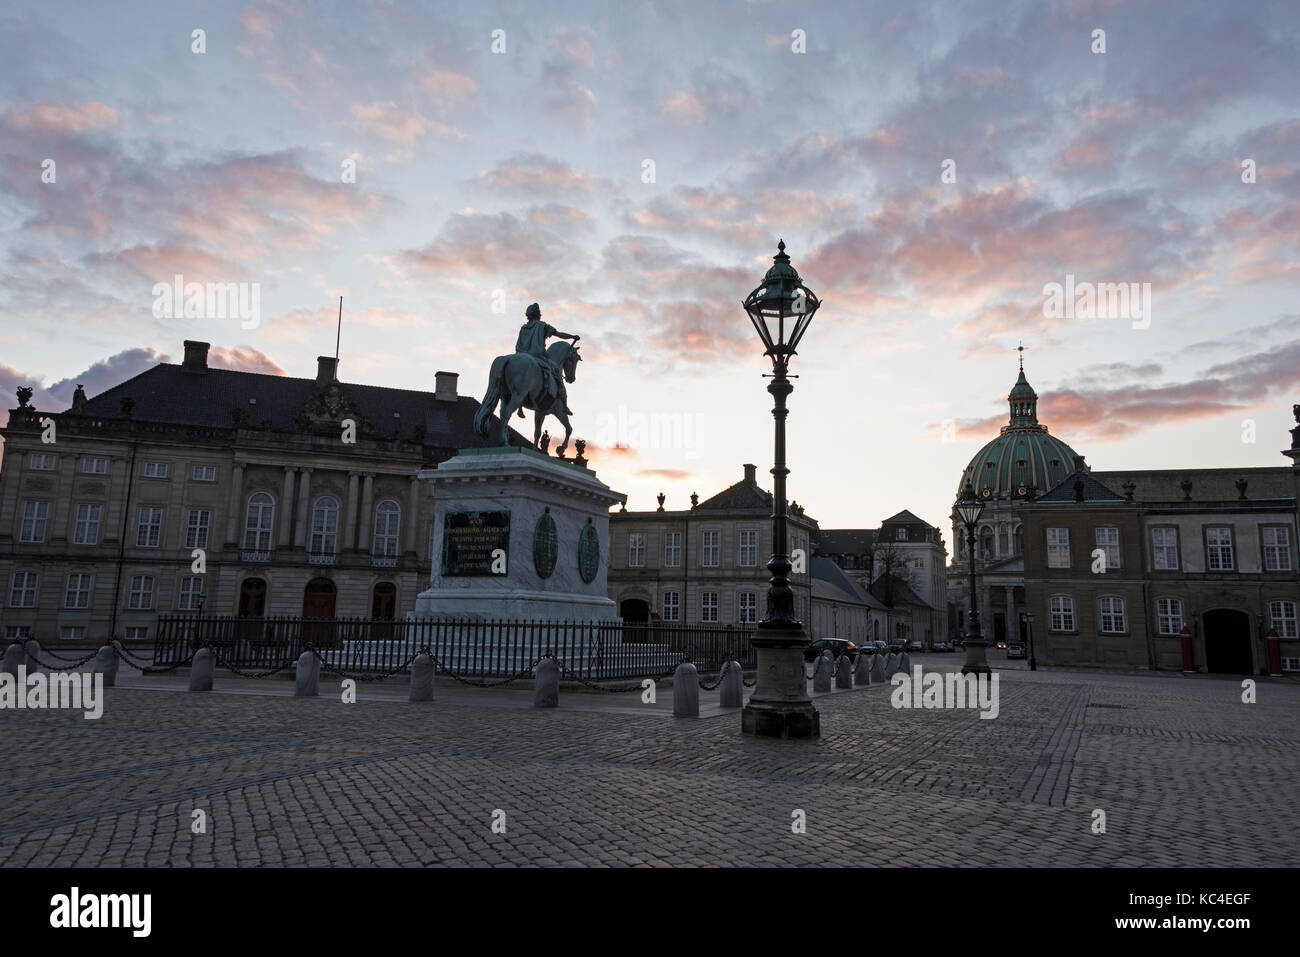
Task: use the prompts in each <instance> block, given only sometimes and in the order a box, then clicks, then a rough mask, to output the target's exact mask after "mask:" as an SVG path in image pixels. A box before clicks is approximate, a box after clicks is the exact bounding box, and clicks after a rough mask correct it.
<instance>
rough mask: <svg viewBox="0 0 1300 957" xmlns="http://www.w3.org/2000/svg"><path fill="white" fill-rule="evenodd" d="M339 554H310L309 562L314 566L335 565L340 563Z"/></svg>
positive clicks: (308, 555) (308, 556)
mask: <svg viewBox="0 0 1300 957" xmlns="http://www.w3.org/2000/svg"><path fill="white" fill-rule="evenodd" d="M338 560H339V556H338V553H337V552H308V553H307V561H308V562H309V563H310V564H312V565H334V564H336V563H337V562H338Z"/></svg>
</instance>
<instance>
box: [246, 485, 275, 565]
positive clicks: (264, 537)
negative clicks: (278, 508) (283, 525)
mask: <svg viewBox="0 0 1300 957" xmlns="http://www.w3.org/2000/svg"><path fill="white" fill-rule="evenodd" d="M274 519H275V499H273V498H271V496H270V495H268V494H267V493H266V492H254V493H253V494H252V495H250V496H249V497H248V511H247V512H246V513H245V515H244V551H246V552H269V551H270V550H271V523H272V521H274Z"/></svg>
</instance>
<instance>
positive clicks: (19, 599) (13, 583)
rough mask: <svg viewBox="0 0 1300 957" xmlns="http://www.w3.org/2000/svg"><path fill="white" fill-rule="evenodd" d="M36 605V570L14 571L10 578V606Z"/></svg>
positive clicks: (28, 606)
mask: <svg viewBox="0 0 1300 957" xmlns="http://www.w3.org/2000/svg"><path fill="white" fill-rule="evenodd" d="M35 606H36V572H14V573H13V575H12V577H10V579H9V607H10V608H34V607H35Z"/></svg>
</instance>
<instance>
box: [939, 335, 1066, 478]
mask: <svg viewBox="0 0 1300 957" xmlns="http://www.w3.org/2000/svg"><path fill="white" fill-rule="evenodd" d="M1007 402H1008V404H1009V405H1010V409H1011V417H1010V421H1009V423H1008V424H1007V425H1004V426H1003V427H1002V431H1001V433H1000V434H999V435H998V437H997V438H995V439H994V440H993V441H992V442H989V443H988V444H987V445H986V446H984V448H982V449H980V450H979V451H978V452H977V453H975V457H974V458H972V459H971V460H970V464H969V465H967V466H966V470H965V471H964V472H962V476H961V481H960V482H959V483H958V484H957V494H958V496H960V495H961V492H962V489H964V488H965V487H966V483H967V482H968V481H969V482H970V483H971V485H973V486H974V487H975V491H976V492H977V493H978V494H979V495H980V497H981V498H983V499H985V500H986V501H994V500H998V499H1011V498H1024V497H1025V496H1026V495H1027V494H1028V493H1029V492H1030V491H1031V490H1036V492H1037V494H1039V495H1041V494H1042V493H1043V492H1046V491H1047V490H1048V489H1050V488H1052V487H1053V486H1055V485H1057V484H1058V483H1059V482H1061V481H1062V480H1063V479H1064V478H1065V477H1066V476H1068V475H1069V474H1070V473H1071V472H1073V471H1074V469H1075V459H1076V458H1077V457H1078V453H1077V452H1075V451H1074V449H1072V448H1070V446H1068V445H1066V444H1065V443H1064V442H1062V441H1061V440H1060V439H1058V438H1057V437H1056V436H1054V435H1050V434H1048V431H1047V426H1045V425H1040V424H1039V422H1038V394H1037V393H1036V392H1034V390H1033V388H1032V387H1031V386H1030V385H1029V382H1028V381H1027V380H1026V379H1025V367H1024V361H1023V359H1022V360H1021V366H1020V378H1019V379H1017V380H1016V384H1015V385H1014V386H1013V387H1012V389H1011V392H1010V394H1009V395H1008V396H1007Z"/></svg>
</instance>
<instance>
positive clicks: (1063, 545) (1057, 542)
mask: <svg viewBox="0 0 1300 957" xmlns="http://www.w3.org/2000/svg"><path fill="white" fill-rule="evenodd" d="M1047 567H1048V568H1069V567H1070V530H1069V529H1068V528H1049V529H1048V530H1047Z"/></svg>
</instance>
